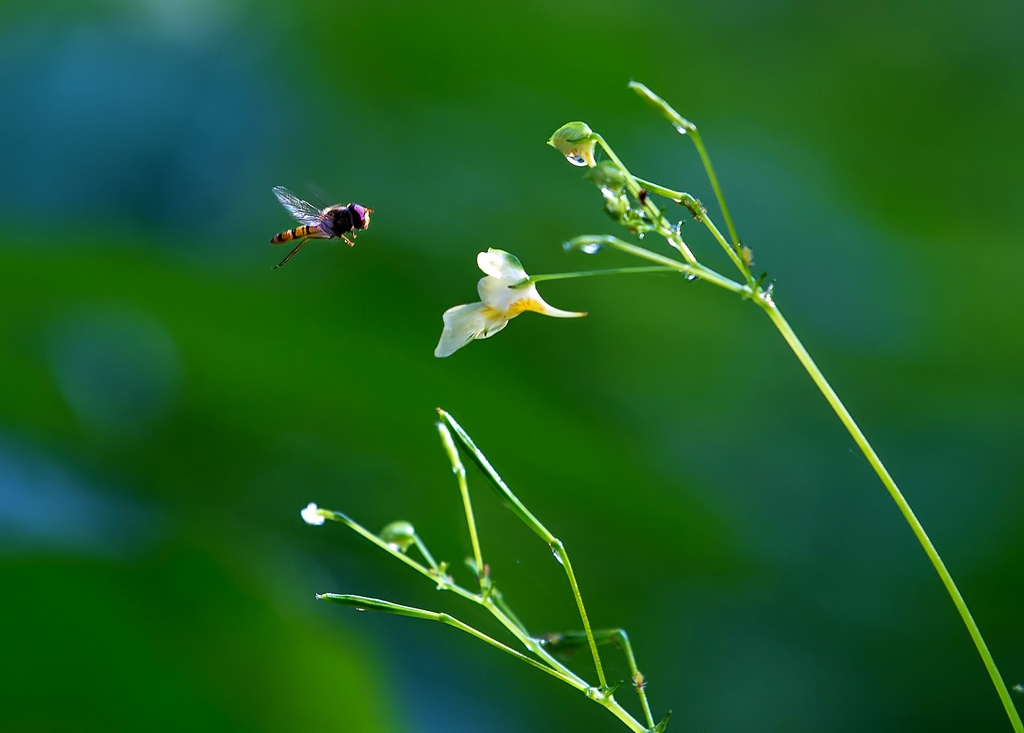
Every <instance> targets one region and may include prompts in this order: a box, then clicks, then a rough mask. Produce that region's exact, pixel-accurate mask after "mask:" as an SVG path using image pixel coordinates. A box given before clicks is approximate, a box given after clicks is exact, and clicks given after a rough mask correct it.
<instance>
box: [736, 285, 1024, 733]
mask: <svg viewBox="0 0 1024 733" xmlns="http://www.w3.org/2000/svg"><path fill="white" fill-rule="evenodd" d="M755 302H757V303H759V304H760V305H761V306H762V308H764V310H765V312H766V313H767V314H768V317H769V318H771V320H772V323H774V324H775V327H776V328H778V329H779V332H780V333H781V334H782V337H783V338H784V339H785V340H786V343H787V344H789V348H790V349H792V350H793V353H794V354H795V355H796V358H797V359H799V360H800V363H801V365H803V367H804V369H805V370H806V371H807V373H808V374H809V375H810V377H811V379H812V380H814V384H815V385H816V386H817V387H818V389H819V390H820V391H821V394H822V395H824V397H825V399H826V400H827V401H828V403H829V405H830V406H831V407H832V409H833V410H834V411H835V413H836V415H837V416H838V417H839V420H840V422H842V423H843V426H844V427H845V428H846V430H847V431H848V432H849V433H850V436H851V437H852V438H853V441H854V442H855V443H856V444H857V447H858V448H860V450H861V452H862V453H863V454H864V457H865V458H867V460H868V463H870V464H871V467H872V468H873V469H874V470H875V473H876V474H878V478H879V479H881V481H882V485H883V486H885V488H886V490H887V491H888V492H889V495H890V496H891V497H892V500H893V501H894V502H896V506H897V507H899V510H900V512H901V513H902V514H903V518H904V519H906V521H907V524H909V525H910V529H911V530H912V531H913V532H914V535H915V536H916V537H917V541H918V542H920V543H921V547H922V548H924V552H925V554H926V555H927V556H928V559H929V560H930V561H931V563H932V567H934V568H935V572H936V573H938V574H939V578H941V579H942V584H943V585H944V586H946V592H947V593H949V597H950V598H951V599H952V600H953V605H955V606H956V609H957V611H959V612H960V618H961V619H963V622H964V626H966V627H967V631H968V632H969V633H970V635H971V639H972V640H973V641H974V646H975V647H976V648H977V650H978V654H979V655H980V656H981V661H982V662H984V664H985V668H986V669H987V670H988V674H989V677H991V678H992V684H993V685H994V686H995V688H996V692H997V693H998V694H999V699H1000V700H1001V701H1002V703H1003V707H1004V708H1005V709H1006V715H1007V716H1008V717H1009V719H1010V724H1011V725H1012V726H1013V729H1014V731H1016V733H1024V724H1022V723H1021V719H1020V715H1019V714H1018V713H1017V709H1016V708H1015V707H1014V705H1013V700H1012V699H1011V698H1010V693H1009V691H1008V690H1007V689H1006V683H1004V682H1003V677H1002V675H1001V674H999V669H998V668H997V667H996V663H995V660H994V659H993V658H992V654H991V653H990V652H989V650H988V645H987V644H986V643H985V639H984V638H983V637H982V635H981V630H980V629H979V628H978V624H977V623H975V621H974V616H972V615H971V611H970V609H968V608H967V603H966V602H965V601H964V598H963V596H962V595H961V594H960V590H959V588H957V586H956V583H955V582H954V581H953V576H952V575H950V574H949V570H947V569H946V564H945V563H944V562H942V558H941V557H940V556H939V553H938V550H936V549H935V545H933V544H932V541H931V539H930V538H929V537H928V534H927V532H925V530H924V527H923V526H922V525H921V522H920V521H919V520H918V518H917V516H916V515H915V514H914V511H913V510H912V509H911V508H910V504H908V503H907V500H906V498H904V496H903V493H902V492H901V491H900V490H899V487H898V486H896V482H895V481H893V479H892V476H890V475H889V472H888V471H887V470H886V468H885V466H884V465H883V464H882V461H881V460H880V459H879V457H878V454H877V453H875V449H874V448H872V447H871V444H870V443H869V442H868V439H867V438H866V437H864V433H863V432H861V429H860V427H859V426H858V425H857V423H856V422H855V421H854V419H853V417H852V416H851V415H850V412H849V411H848V410H847V409H846V406H845V405H843V403H842V401H841V400H840V399H839V396H838V395H837V394H836V393H835V391H834V390H833V389H832V386H831V385H830V384H829V383H828V381H827V380H826V379H825V375H823V374H822V373H821V370H820V369H818V365H817V364H815V363H814V360H813V359H812V358H811V355H810V354H808V353H807V349H805V348H804V346H803V344H802V343H800V339H798V338H797V336H796V334H795V333H794V332H793V329H792V328H791V327H790V325H789V323H788V322H787V321H786V319H785V318H783V317H782V313H780V312H779V309H778V308H777V307H776V306H775V304H774V303H772V302H771V301H770V300H766V299H763V298H759V299H757V300H756V301H755Z"/></svg>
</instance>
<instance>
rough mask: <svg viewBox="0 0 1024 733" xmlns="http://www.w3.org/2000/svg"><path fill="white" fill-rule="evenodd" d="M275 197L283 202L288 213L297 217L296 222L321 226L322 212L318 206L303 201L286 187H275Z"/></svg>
mask: <svg viewBox="0 0 1024 733" xmlns="http://www.w3.org/2000/svg"><path fill="white" fill-rule="evenodd" d="M274 195H275V196H277V200H278V201H280V202H281V206H283V207H284V208H286V209H288V213H289V214H291V215H292V216H293V217H295V220H296V221H298V222H300V223H301V224H306V225H308V226H317V227H319V226H320V214H321V213H322V212H321V211H320V209H318V208H317V207H316V206H313V204H311V203H309V202H308V201H303V200H302V199H300V198H299V197H298V196H296V195H295V194H294V193H292V192H291V191H289V190H288V189H287V188H285V187H284V186H274ZM321 228H322V227H321Z"/></svg>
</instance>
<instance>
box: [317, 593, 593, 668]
mask: <svg viewBox="0 0 1024 733" xmlns="http://www.w3.org/2000/svg"><path fill="white" fill-rule="evenodd" d="M317 598H318V599H319V600H323V601H330V602H331V603H337V604H339V605H342V606H349V607H351V608H356V609H358V610H360V611H380V612H383V613H392V614H395V615H396V616H407V617H409V618H419V619H424V620H426V621H440V622H441V623H443V624H447V625H448V626H452V627H454V628H456V629H458V630H459V631H464V632H465V633H467V634H469V635H470V636H473V637H476V638H477V639H480V640H481V641H484V642H486V643H488V644H490V645H491V646H493V647H495V648H496V649H501V650H502V651H503V652H505V653H506V654H510V655H512V656H513V657H515V658H516V659H518V660H520V661H522V662H526V663H527V664H529V665H530V666H531V667H536V668H537V669H539V670H541V671H543V672H547V673H548V674H549V675H551V676H552V677H555V678H557V679H559V680H561V681H562V682H565V683H566V684H568V685H572V686H573V687H576V686H577V685H576V684H575V682H574V681H573V680H572V679H570V678H569V677H567V676H566V675H564V674H562V673H561V672H559V671H558V670H557V669H552V668H550V667H547V666H545V665H543V664H541V663H540V662H538V661H537V660H536V659H531V658H530V657H528V656H526V655H525V654H522V653H521V652H517V651H516V650H515V649H513V648H511V647H509V646H507V645H505V644H502V643H501V642H500V641H498V640H497V639H495V638H492V637H490V636H488V635H487V634H485V633H484V632H482V631H480V630H478V629H475V628H473V627H472V626H470V625H469V624H467V623H463V622H462V621H460V620H459V619H457V618H455V617H454V616H452V615H450V614H447V613H439V612H437V611H428V610H426V609H423V608H416V607H414V606H403V605H402V604H400V603H392V602H390V601H384V600H381V599H379V598H370V597H368V596H356V595H347V594H340V593H319V594H317Z"/></svg>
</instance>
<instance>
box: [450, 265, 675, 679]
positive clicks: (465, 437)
mask: <svg viewBox="0 0 1024 733" xmlns="http://www.w3.org/2000/svg"><path fill="white" fill-rule="evenodd" d="M665 259H666V260H668V258H665ZM668 261H669V262H675V261H674V260H668ZM676 264H677V265H679V264H682V263H679V262H676ZM437 412H438V414H439V415H440V416H441V419H442V420H443V421H444V422H445V423H447V425H448V427H450V428H451V430H452V432H453V433H454V434H455V436H456V437H457V438H458V439H459V442H460V443H461V444H462V446H463V448H465V449H466V452H467V453H468V454H469V456H470V458H472V459H473V462H474V463H476V465H477V467H478V468H479V469H480V470H481V471H483V474H484V476H486V477H487V478H488V479H489V480H490V482H491V486H492V487H493V488H494V490H495V491H496V492H497V493H498V496H500V497H501V498H502V500H504V502H505V504H506V505H507V506H508V507H509V509H511V510H512V512H513V513H514V514H515V515H516V516H517V517H519V519H520V520H522V522H523V523H524V524H525V525H526V526H527V527H529V528H530V529H532V530H533V531H534V533H536V534H537V535H538V536H539V537H540V538H541V539H542V540H544V542H546V543H547V545H548V547H550V548H551V550H552V552H553V553H554V554H555V557H556V558H558V561H559V562H560V563H561V564H562V567H563V568H564V570H565V574H566V576H567V577H568V578H569V585H570V586H572V593H573V597H574V598H575V599H576V607H577V609H578V610H579V613H580V620H581V621H582V622H583V630H584V631H586V633H587V638H588V640H589V641H590V651H591V654H592V655H593V657H594V667H595V669H596V670H597V679H598V682H599V683H600V685H601V689H605V688H606V687H607V686H608V683H607V680H605V676H604V668H603V667H602V665H601V655H600V654H599V653H598V651H597V644H596V643H595V641H594V635H593V633H592V632H591V630H590V620H589V619H588V618H587V609H586V608H585V607H584V605H583V597H582V596H581V595H580V589H579V585H578V584H577V583H576V574H575V573H573V571H572V564H571V563H570V562H569V554H568V553H567V552H566V551H565V547H564V546H563V545H562V541H561V540H560V539H558V538H557V537H555V536H554V535H553V534H551V532H549V531H548V528H547V527H545V526H544V525H543V524H541V522H540V520H539V519H537V518H536V517H535V516H533V513H532V512H530V510H529V509H527V508H526V505H524V504H523V502H521V501H520V500H519V497H517V496H516V495H515V494H513V493H512V490H511V489H510V488H509V487H508V486H507V485H506V484H505V482H504V481H503V480H502V478H501V476H499V475H498V472H497V471H495V470H494V467H493V466H492V465H491V463H490V461H488V460H487V456H485V455H484V454H483V452H482V451H481V450H480V449H479V448H477V447H476V443H474V442H473V439H472V438H470V437H469V434H468V433H466V431H465V430H463V429H462V426H461V425H459V423H458V422H456V420H455V418H454V417H452V416H451V415H450V414H448V413H447V412H445V411H444V410H442V409H441V408H438V409H437Z"/></svg>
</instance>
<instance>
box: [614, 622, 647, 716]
mask: <svg viewBox="0 0 1024 733" xmlns="http://www.w3.org/2000/svg"><path fill="white" fill-rule="evenodd" d="M615 634H616V636H617V637H618V640H619V643H620V644H621V645H622V652H623V654H625V655H626V663H627V664H629V673H630V674H631V675H632V677H633V687H634V688H635V689H636V694H637V696H639V698H640V706H641V707H642V708H643V709H644V717H645V718H646V719H647V726H648V727H649V728H653V727H654V717H653V716H652V715H651V706H650V704H649V703H648V702H647V692H646V691H645V690H644V685H645V683H644V681H643V675H642V674H640V670H639V669H638V668H637V666H636V657H634V656H633V645H632V644H630V643H629V635H628V634H627V633H626V630H625V629H616V630H615Z"/></svg>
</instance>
